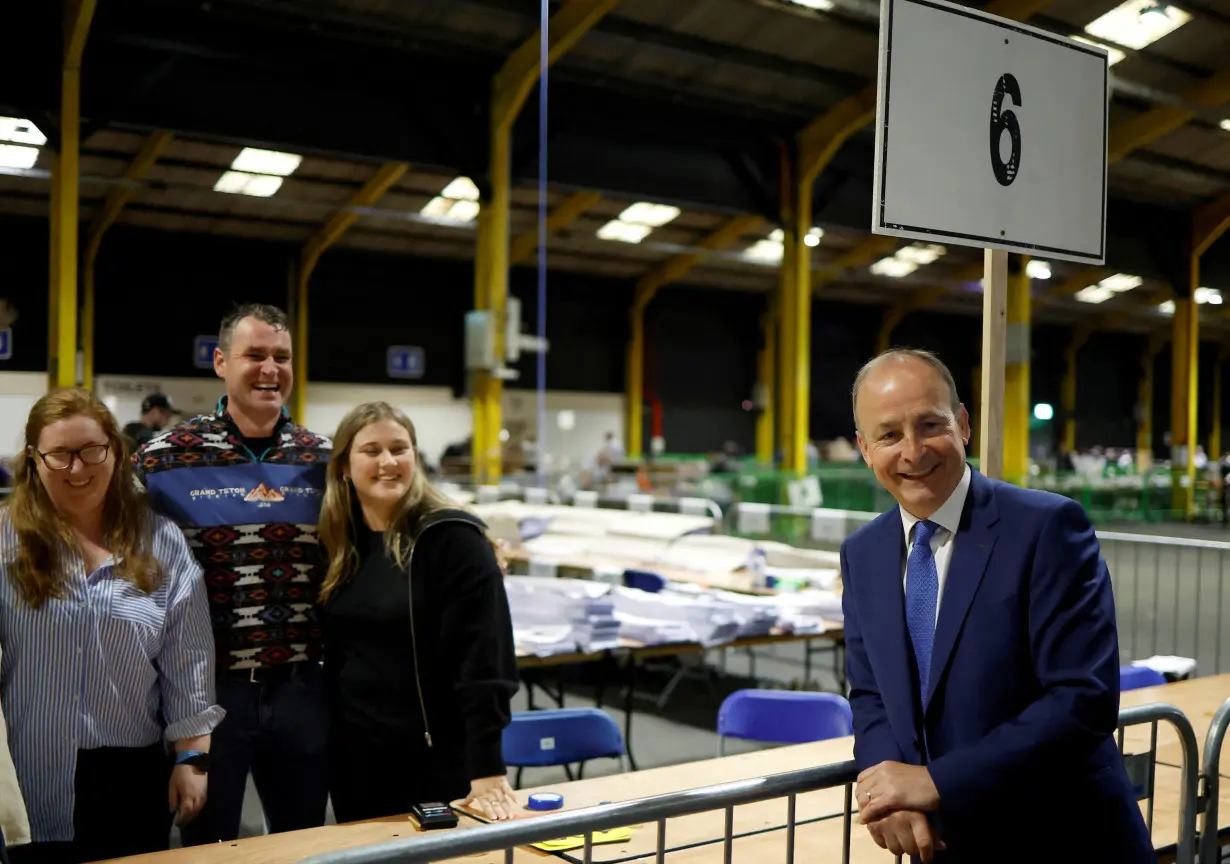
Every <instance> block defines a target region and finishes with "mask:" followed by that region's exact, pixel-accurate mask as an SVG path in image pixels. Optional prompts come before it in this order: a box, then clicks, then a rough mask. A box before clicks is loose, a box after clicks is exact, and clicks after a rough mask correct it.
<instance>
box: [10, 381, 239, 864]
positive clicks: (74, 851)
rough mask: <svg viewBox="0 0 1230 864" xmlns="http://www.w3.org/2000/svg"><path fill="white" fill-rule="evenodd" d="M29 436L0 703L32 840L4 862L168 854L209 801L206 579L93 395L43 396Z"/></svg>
mask: <svg viewBox="0 0 1230 864" xmlns="http://www.w3.org/2000/svg"><path fill="white" fill-rule="evenodd" d="M25 438H26V441H25V445H26V446H25V448H24V452H23V454H22V455H21V457H20V458H19V459H18V460H17V466H16V467H17V471H16V478H15V483H14V488H13V494H12V496H11V497H10V498H9V499H8V501H6V502H5V506H4V507H3V509H0V643H3V645H4V655H3V658H0V704H3V706H4V715H5V720H6V721H7V723H8V732H9V744H10V747H11V750H12V757H13V762H14V765H15V768H16V772H15V773H16V775H17V782H18V784H19V785H20V787H21V792H22V795H23V797H24V798H25V802H26V805H27V808H28V811H29V816H30V823H31V824H30V828H31V834H32V840H33V842H32V843H30V844H28V845H24V846H18V847H15V848H13V849H11V850H10V851H9V854H10V857H11V858H12V861H13V864H19V862H39V864H44V862H56V864H60V862H64V864H76V862H84V861H97V860H103V859H107V858H116V857H120V856H126V855H137V854H141V853H145V852H156V851H160V850H163V849H166V848H167V846H168V842H169V840H170V829H171V820H172V816H173V814H175V813H176V812H177V811H178V814H179V819H180V822H181V823H182V822H186V821H188V820H190V819H191V818H193V816H195V815H196V813H197V812H198V811H199V810H200V808H201V806H202V805H203V804H204V802H205V797H206V792H207V788H206V786H207V777H206V771H207V770H208V767H209V766H208V758H209V757H208V752H209V744H210V734H211V732H212V731H213V729H214V727H215V726H217V724H218V723H219V722H220V721H221V719H222V717H223V711H222V709H221V708H219V707H218V706H217V705H215V704H214V666H213V662H214V661H213V657H214V645H213V637H212V634H211V632H210V626H209V613H208V610H207V606H206V601H205V589H204V585H203V584H202V582H201V571H200V568H199V567H198V566H197V564H196V561H195V560H194V559H193V557H192V555H191V553H190V552H189V551H188V544H187V541H185V539H184V535H183V534H182V533H181V532H180V530H179V529H178V528H176V527H175V525H174V524H173V523H171V522H169V521H167V520H165V519H162V518H160V517H157V516H155V515H154V514H153V512H152V511H151V510H150V509H149V507H148V506H147V504H146V502H145V499H144V496H143V495H142V494H141V493H140V492H139V491H138V487H137V485H136V482H135V480H134V477H133V469H132V467H131V465H130V464H129V462H128V460H127V459H125V458H123V456H124V440H123V437H122V436H121V434H120V430H119V428H118V426H117V425H116V422H115V418H114V417H113V416H112V414H111V412H110V411H109V410H108V409H107V407H106V406H105V405H103V404H102V403H101V402H100V401H98V399H96V398H95V397H94V395H93V394H91V393H89V392H87V391H85V390H77V389H65V390H56V391H53V392H51V393H49V394H47V395H46V396H44V397H43V398H42V399H40V400H39V401H38V402H37V403H35V405H34V408H33V409H32V410H31V412H30V416H29V419H28V420H27V422H26V434H25ZM171 748H173V750H174V752H173V753H172V752H170V750H171Z"/></svg>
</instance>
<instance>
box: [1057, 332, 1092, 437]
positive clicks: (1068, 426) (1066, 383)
mask: <svg viewBox="0 0 1230 864" xmlns="http://www.w3.org/2000/svg"><path fill="white" fill-rule="evenodd" d="M1091 332H1092V328H1091V327H1090V325H1088V324H1082V325H1081V326H1080V327H1078V328H1077V329H1076V332H1075V333H1073V334H1072V341H1071V342H1069V343H1068V347H1067V349H1066V350H1065V351H1064V354H1063V357H1064V373H1063V385H1062V388H1061V390H1060V394H1059V400H1060V401H1059V406H1060V411H1061V413H1062V415H1063V449H1064V450H1066V451H1067V452H1069V453H1072V452H1074V451H1075V450H1076V355H1077V354H1078V353H1079V352H1080V350H1081V348H1082V347H1084V345H1085V343H1086V342H1088V341H1089V335H1090V333H1091Z"/></svg>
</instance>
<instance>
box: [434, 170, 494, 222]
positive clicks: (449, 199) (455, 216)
mask: <svg viewBox="0 0 1230 864" xmlns="http://www.w3.org/2000/svg"><path fill="white" fill-rule="evenodd" d="M480 206H481V205H480V204H479V194H478V187H477V186H475V185H474V181H473V180H471V179H470V178H469V177H454V178H453V179H452V180H450V181H449V183H448V185H447V186H445V187H444V190H443V191H442V192H441V193H440V194H439V195H437V196H436V197H435V198H432V199H431V200H430V201H428V202H427V203H426V204H425V205H423V209H422V210H420V211H419V213H420V214H421V215H423V216H426V217H427V218H428V219H435V220H438V221H440V222H450V223H454V224H457V225H468V224H469V223H471V222H473V221H474V220H475V219H477V218H478V211H479V209H480Z"/></svg>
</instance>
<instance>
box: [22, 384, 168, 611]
mask: <svg viewBox="0 0 1230 864" xmlns="http://www.w3.org/2000/svg"><path fill="white" fill-rule="evenodd" d="M78 416H82V417H89V418H90V419H91V420H94V421H95V422H96V423H98V425H99V426H100V427H102V430H103V434H104V435H106V436H107V446H108V447H109V448H110V453H111V455H112V456H113V457H114V458H115V471H114V472H113V473H112V474H111V482H110V484H109V485H108V486H107V494H106V497H105V498H104V499H103V537H104V538H105V542H106V544H107V549H108V550H109V551H110V552H111V553H112V555H113V556H114V558H115V561H116V565H115V573H116V575H117V576H118V577H119V578H121V579H124V580H127V581H128V582H131V583H133V584H134V585H136V586H137V587H138V588H140V589H141V590H142V591H144V592H145V593H147V594H148V593H150V592H152V591H154V590H155V589H156V588H157V587H158V586H159V585H160V584H161V583H162V576H163V573H162V565H161V564H160V563H159V562H158V560H157V559H156V558H155V557H154V555H153V550H152V543H151V542H150V539H151V531H152V524H153V523H152V520H151V515H152V514H151V511H150V509H149V505H148V504H147V502H146V500H145V495H144V493H142V492H141V490H140V487H139V486H138V484H137V481H136V477H135V471H134V468H133V466H132V463H131V462H130V461H129V460H128V457H127V452H126V450H125V446H124V438H123V436H122V435H121V434H120V429H119V424H117V423H116V421H115V417H114V416H113V415H112V413H111V411H110V409H108V408H107V406H106V405H104V404H103V403H102V402H100V401H99V400H98V398H97V397H96V396H94V394H93V393H91V392H89V391H88V390H82V389H79V388H76V387H67V388H64V389H61V390H53V391H52V392H50V393H48V394H47V395H46V396H44V397H43V398H42V399H39V400H38V401H37V402H36V403H34V407H33V408H32V409H31V410H30V416H29V418H27V420H26V441H25V447H24V448H23V452H22V454H21V456H19V457H18V458H17V459H16V460H15V461H16V463H17V464H16V465H15V466H14V469H15V470H14V472H13V473H14V477H13V494H12V495H11V496H10V497H9V499H8V500H7V501H6V502H5V504H4V506H5V507H7V508H8V511H9V515H10V517H11V518H12V520H13V529H14V530H15V531H16V532H17V558H16V560H15V561H12V562H5V563H6V564H8V565H9V578H11V579H12V580H13V581H14V582H15V583H16V585H17V591H18V593H19V594H21V597H22V599H23V600H25V601H26V603H28V604H29V605H30V606H31V607H32V608H34V609H38V608H40V607H41V606H42V605H43V604H44V603H46V602H47V601H48V600H49V599H52V598H58V597H62V596H63V595H64V582H65V580H64V577H63V576H62V575H61V570H60V567H59V564H60V561H59V560H58V559H59V550H60V548H61V546H62V545H67V546H68V547H69V548H73V547H76V546H77V545H78V544H77V540H76V538H75V536H74V534H73V532H72V529H71V528H70V527H69V525H68V523H67V522H66V521H65V520H64V518H63V517H62V516H61V515H60V514H59V512H58V511H57V510H56V508H55V505H54V504H52V503H51V498H50V496H48V494H47V490H46V489H45V488H44V487H43V481H42V479H41V478H40V477H39V476H38V466H37V465H36V464H35V461H34V460H35V459H36V458H37V457H36V455H35V450H36V449H37V448H38V439H39V436H40V435H42V434H43V429H45V428H46V427H48V426H50V425H51V424H52V423H57V422H59V421H60V420H67V419H69V418H70V417H78Z"/></svg>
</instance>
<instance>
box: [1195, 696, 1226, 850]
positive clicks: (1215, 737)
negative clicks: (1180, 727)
mask: <svg viewBox="0 0 1230 864" xmlns="http://www.w3.org/2000/svg"><path fill="white" fill-rule="evenodd" d="M1228 728H1230V699H1227V700H1226V701H1225V702H1223V703H1221V707H1220V708H1218V709H1217V713H1216V714H1215V715H1213V722H1212V723H1211V724H1209V733H1208V735H1206V736H1205V739H1204V765H1203V770H1202V771H1201V777H1202V778H1203V780H1204V788H1203V789H1202V790H1201V795H1200V800H1201V802H1202V804H1203V808H1202V809H1203V812H1202V814H1201V819H1200V846H1199V856H1200V864H1216V862H1218V861H1220V860H1221V836H1220V835H1221V830H1220V829H1221V824H1220V822H1219V821H1218V816H1219V813H1218V807H1217V805H1218V803H1219V802H1218V796H1219V795H1220V794H1221V750H1222V744H1224V743H1225V740H1226V730H1227V729H1228Z"/></svg>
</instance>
